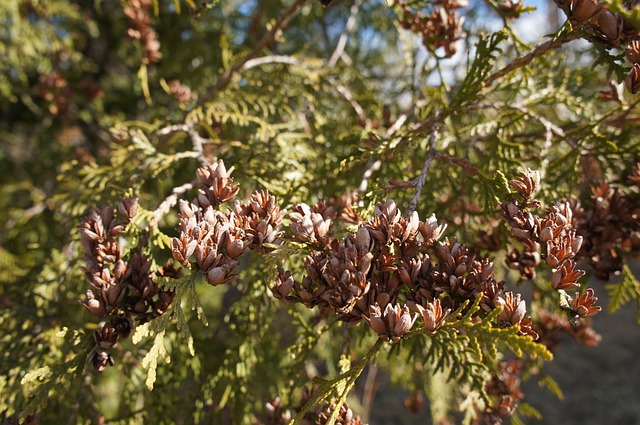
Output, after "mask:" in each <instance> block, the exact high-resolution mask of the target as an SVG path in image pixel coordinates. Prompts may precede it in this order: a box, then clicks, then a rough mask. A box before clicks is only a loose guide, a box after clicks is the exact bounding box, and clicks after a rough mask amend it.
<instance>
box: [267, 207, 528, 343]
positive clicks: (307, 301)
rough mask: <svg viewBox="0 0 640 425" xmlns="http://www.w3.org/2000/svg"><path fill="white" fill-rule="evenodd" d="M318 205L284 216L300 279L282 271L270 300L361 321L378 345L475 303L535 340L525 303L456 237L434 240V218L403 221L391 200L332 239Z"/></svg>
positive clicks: (432, 328) (434, 325) (437, 230)
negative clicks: (302, 252)
mask: <svg viewBox="0 0 640 425" xmlns="http://www.w3.org/2000/svg"><path fill="white" fill-rule="evenodd" d="M315 211H320V209H319V208H317V207H309V206H307V205H299V206H296V207H295V208H294V212H292V213H291V214H290V216H289V218H290V219H291V230H292V232H293V238H294V239H295V240H297V241H299V242H304V243H306V245H307V247H308V248H309V250H310V254H309V255H308V256H307V257H306V258H305V260H304V264H305V270H306V275H305V276H304V277H303V278H302V280H301V281H296V280H295V278H294V276H293V275H292V274H291V273H290V272H289V271H286V270H284V269H280V272H279V274H278V276H277V277H276V280H275V285H274V287H273V289H272V292H273V294H274V297H275V298H277V299H279V300H281V301H282V302H286V303H290V302H300V303H302V304H304V305H305V306H307V307H308V308H313V307H316V306H317V307H318V308H319V309H320V310H321V312H324V313H325V314H328V313H335V314H337V315H338V316H339V319H340V320H342V321H345V322H347V323H349V324H351V325H355V324H357V323H358V322H360V321H362V320H364V321H365V322H367V323H368V324H369V326H370V327H371V328H372V329H373V330H374V331H375V332H376V334H378V336H379V337H380V338H382V339H384V340H390V341H393V342H397V341H399V340H400V339H401V338H402V337H403V336H404V335H406V334H407V332H409V330H410V329H411V328H412V326H413V325H414V323H415V321H416V320H417V319H419V318H420V319H422V320H421V323H422V324H423V325H424V327H425V329H426V331H427V332H429V333H432V334H433V333H435V332H437V330H438V329H439V328H440V327H441V326H442V325H443V324H444V323H445V321H446V320H447V318H448V317H449V314H450V313H451V311H453V310H455V309H456V308H458V307H460V306H461V305H462V303H464V302H466V301H471V302H473V301H475V300H476V299H477V298H478V297H480V298H481V302H480V306H481V307H482V310H483V311H485V312H490V311H492V310H493V309H495V308H496V307H501V308H502V312H501V314H500V316H499V323H497V324H496V325H498V326H518V327H519V329H520V331H521V332H522V333H523V334H526V335H530V336H532V337H533V338H537V335H536V334H535V332H534V331H533V329H532V328H531V321H530V319H527V318H525V314H526V305H525V302H524V301H523V300H521V298H520V296H519V295H518V294H513V293H512V292H509V291H504V290H503V286H504V282H503V281H502V282H497V281H496V280H495V278H494V277H493V263H492V262H491V261H490V260H488V259H481V258H476V256H475V255H473V254H472V253H471V252H470V251H469V250H468V249H467V248H465V247H464V246H463V245H462V244H460V243H459V242H457V241H456V240H453V241H449V240H448V239H446V240H445V241H444V242H438V239H440V238H441V236H442V234H443V232H444V230H445V228H446V226H445V225H440V224H438V222H437V219H436V217H435V215H432V216H431V217H429V218H428V219H427V220H426V221H421V220H420V219H419V217H418V214H417V213H416V212H413V213H412V214H411V215H410V216H409V217H407V218H403V217H402V214H401V212H400V211H399V209H398V208H397V206H396V204H395V202H393V200H388V201H386V202H385V203H384V204H379V205H378V206H377V207H376V209H375V212H374V216H373V218H371V219H370V220H368V221H366V222H364V223H361V225H360V226H359V227H358V229H357V230H356V231H354V232H351V233H349V234H347V235H346V236H345V237H343V238H340V239H336V238H334V237H332V236H333V235H332V233H331V230H332V227H331V226H332V222H331V220H328V218H327V216H326V215H323V214H322V213H321V212H315Z"/></svg>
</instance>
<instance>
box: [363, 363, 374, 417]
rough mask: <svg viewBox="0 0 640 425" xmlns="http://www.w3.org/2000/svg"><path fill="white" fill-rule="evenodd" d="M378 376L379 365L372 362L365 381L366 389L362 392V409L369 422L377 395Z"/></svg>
mask: <svg viewBox="0 0 640 425" xmlns="http://www.w3.org/2000/svg"><path fill="white" fill-rule="evenodd" d="M377 377H378V365H375V364H372V365H371V366H369V371H368V372H367V379H366V381H365V383H364V390H363V394H362V409H363V411H364V412H363V413H364V420H365V422H367V421H368V420H369V418H370V416H371V408H372V407H373V400H374V398H375V396H376V387H377V385H376V383H377V379H376V378H377Z"/></svg>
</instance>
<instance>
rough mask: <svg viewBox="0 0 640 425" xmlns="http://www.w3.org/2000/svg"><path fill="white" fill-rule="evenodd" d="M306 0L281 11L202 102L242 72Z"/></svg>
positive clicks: (298, 1)
mask: <svg viewBox="0 0 640 425" xmlns="http://www.w3.org/2000/svg"><path fill="white" fill-rule="evenodd" d="M306 2H307V0H296V1H295V2H293V3H292V4H291V6H289V7H288V8H286V9H285V10H284V12H282V14H281V15H280V17H279V18H278V20H277V21H276V23H275V24H274V25H273V28H271V30H270V31H268V32H267V33H265V34H264V35H263V36H262V38H261V39H260V41H258V42H257V43H256V44H255V46H253V48H252V49H251V51H250V52H249V53H247V54H246V55H245V56H243V57H242V58H240V59H239V60H238V61H237V62H236V63H235V64H234V65H233V66H232V67H231V69H229V70H228V71H227V72H226V73H225V74H224V75H223V76H222V78H221V79H220V81H219V82H218V84H217V85H216V87H215V89H214V90H213V92H211V93H208V94H207V95H206V96H204V97H203V99H202V103H204V102H207V101H208V100H210V99H211V97H212V96H213V95H215V93H218V92H219V91H221V90H224V89H225V88H226V87H227V86H228V85H229V83H230V82H231V78H233V76H234V75H235V74H236V73H239V72H242V70H243V68H244V66H245V64H246V63H247V62H248V61H249V60H250V59H252V58H254V57H255V56H256V55H257V54H258V53H260V51H261V50H262V49H263V48H264V47H265V46H266V45H267V44H269V43H271V42H272V41H273V40H274V39H275V38H276V35H277V34H278V31H280V30H282V29H283V28H284V27H285V26H287V24H288V23H289V22H290V21H291V19H292V18H293V17H294V16H295V15H296V14H297V13H298V12H299V11H300V9H301V8H302V6H303V5H304V4H305V3H306Z"/></svg>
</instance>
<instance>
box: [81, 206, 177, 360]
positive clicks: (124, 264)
mask: <svg viewBox="0 0 640 425" xmlns="http://www.w3.org/2000/svg"><path fill="white" fill-rule="evenodd" d="M137 211H138V200H137V199H134V198H129V199H124V200H122V201H120V203H119V204H118V210H117V211H115V210H114V209H113V208H111V207H103V208H99V209H96V210H95V211H93V212H92V213H91V214H89V216H88V217H86V218H85V219H84V220H83V221H82V224H81V225H80V229H79V230H80V234H81V243H82V246H83V248H84V251H85V266H84V267H83V270H84V273H85V276H86V277H87V279H88V280H89V282H90V283H91V286H92V287H93V289H89V290H88V291H87V293H86V298H85V300H84V301H82V304H83V305H84V306H85V307H86V308H87V310H89V311H90V312H91V313H92V314H94V315H95V316H97V317H98V318H99V319H100V320H101V322H102V323H103V324H102V327H101V329H99V330H97V331H95V332H94V335H93V336H94V340H95V343H96V346H95V348H94V349H93V351H92V352H91V356H90V359H89V362H90V363H91V364H92V366H93V367H94V368H95V369H96V370H97V371H99V372H102V371H103V370H104V369H105V368H106V367H107V366H109V365H113V364H114V360H113V357H111V354H110V353H109V352H108V349H110V348H111V347H113V346H114V345H115V344H116V343H117V341H118V338H127V337H128V336H129V334H130V333H131V331H132V330H133V328H134V326H135V323H138V324H142V323H145V322H148V321H150V320H152V319H154V318H156V317H159V316H161V315H162V314H163V313H164V312H165V311H167V309H168V308H169V305H170V304H171V301H172V300H173V293H172V292H170V291H164V290H163V289H161V288H160V287H159V286H158V285H157V284H156V283H155V282H154V280H153V279H154V277H155V276H156V275H158V276H166V277H173V278H177V277H178V275H179V273H178V271H176V270H175V269H174V268H173V265H172V263H168V264H167V266H166V267H160V268H158V271H157V273H156V272H152V271H151V261H150V260H148V259H146V258H145V257H144V255H142V254H141V253H140V252H139V251H135V252H134V253H133V254H132V255H131V256H130V257H129V258H128V259H125V258H123V253H122V247H121V246H120V244H119V243H118V240H117V238H118V237H119V236H121V235H123V234H124V233H125V229H126V226H128V225H129V223H131V220H132V219H133V218H134V217H135V215H136V213H137ZM94 291H96V292H94Z"/></svg>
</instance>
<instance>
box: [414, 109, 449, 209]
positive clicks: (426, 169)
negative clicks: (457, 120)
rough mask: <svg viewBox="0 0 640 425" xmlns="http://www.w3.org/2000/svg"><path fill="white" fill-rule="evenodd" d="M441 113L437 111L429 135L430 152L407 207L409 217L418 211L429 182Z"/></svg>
mask: <svg viewBox="0 0 640 425" xmlns="http://www.w3.org/2000/svg"><path fill="white" fill-rule="evenodd" d="M441 113H442V112H441V111H437V112H436V113H435V115H434V117H433V124H432V125H431V133H430V134H429V152H428V153H427V159H426V160H425V161H424V164H422V170H421V171H420V175H419V176H418V179H417V181H416V192H415V193H414V194H413V197H412V198H411V201H410V202H409V206H408V207H407V217H408V216H410V215H411V214H413V212H414V211H415V210H416V206H417V205H418V200H419V199H420V194H421V193H422V188H423V187H424V183H425V182H426V180H427V173H428V172H429V169H430V168H431V163H432V162H433V158H434V157H435V156H436V153H437V150H436V144H437V141H438V127H439V126H440V115H441Z"/></svg>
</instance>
